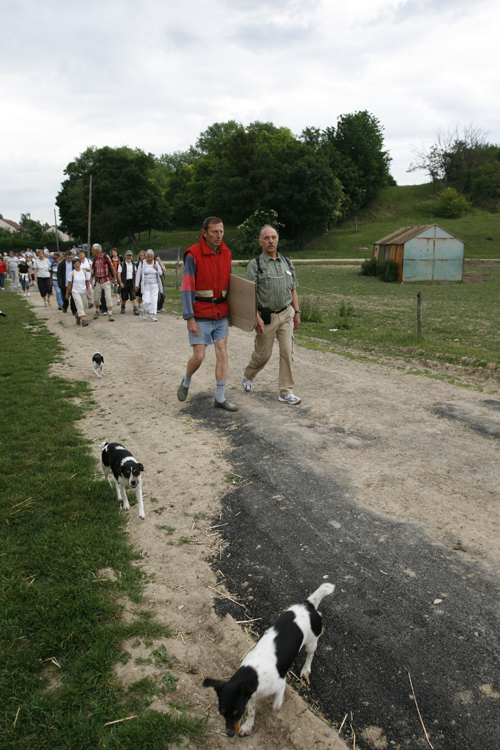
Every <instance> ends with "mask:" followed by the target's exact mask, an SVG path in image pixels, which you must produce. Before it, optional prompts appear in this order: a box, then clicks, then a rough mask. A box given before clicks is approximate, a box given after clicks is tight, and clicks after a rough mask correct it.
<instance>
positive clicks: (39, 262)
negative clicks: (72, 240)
mask: <svg viewBox="0 0 500 750" xmlns="http://www.w3.org/2000/svg"><path fill="white" fill-rule="evenodd" d="M37 254H38V258H36V260H35V261H33V270H34V272H35V283H36V284H38V291H39V292H40V296H41V298H42V299H43V304H44V305H45V307H46V306H47V305H50V296H51V294H52V279H51V278H50V277H51V271H52V266H51V263H50V260H49V259H48V258H46V257H45V253H44V252H43V250H38V251H37Z"/></svg>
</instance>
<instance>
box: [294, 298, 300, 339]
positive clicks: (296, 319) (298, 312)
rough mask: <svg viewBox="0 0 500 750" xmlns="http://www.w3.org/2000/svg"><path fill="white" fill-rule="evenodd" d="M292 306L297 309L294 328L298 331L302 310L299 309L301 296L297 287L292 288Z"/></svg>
mask: <svg viewBox="0 0 500 750" xmlns="http://www.w3.org/2000/svg"><path fill="white" fill-rule="evenodd" d="M292 307H293V309H294V310H295V315H294V316H293V330H294V331H297V330H298V329H299V328H300V310H299V297H298V294H297V290H296V289H292Z"/></svg>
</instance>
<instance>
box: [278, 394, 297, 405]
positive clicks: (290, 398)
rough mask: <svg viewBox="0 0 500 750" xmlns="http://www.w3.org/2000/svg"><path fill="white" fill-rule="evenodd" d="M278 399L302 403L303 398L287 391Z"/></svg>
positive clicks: (290, 402)
mask: <svg viewBox="0 0 500 750" xmlns="http://www.w3.org/2000/svg"><path fill="white" fill-rule="evenodd" d="M278 401H285V402H286V403H287V404H300V402H301V401H302V399H301V398H299V397H298V396H295V395H294V394H293V393H287V394H286V396H279V397H278Z"/></svg>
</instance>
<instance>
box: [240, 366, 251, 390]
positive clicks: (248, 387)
mask: <svg viewBox="0 0 500 750" xmlns="http://www.w3.org/2000/svg"><path fill="white" fill-rule="evenodd" d="M241 385H242V386H243V390H245V391H246V392H247V393H250V391H251V390H252V385H253V383H252V381H251V380H249V379H248V378H247V376H246V375H245V370H243V377H242V379H241Z"/></svg>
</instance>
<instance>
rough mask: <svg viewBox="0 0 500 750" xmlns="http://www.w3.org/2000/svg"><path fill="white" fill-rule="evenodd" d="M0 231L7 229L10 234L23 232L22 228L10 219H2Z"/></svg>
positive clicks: (0, 220)
mask: <svg viewBox="0 0 500 750" xmlns="http://www.w3.org/2000/svg"><path fill="white" fill-rule="evenodd" d="M0 229H6V230H7V231H8V232H12V233H14V232H22V229H23V228H22V226H21V225H20V224H17V223H16V222H15V221H11V220H10V219H0Z"/></svg>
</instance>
